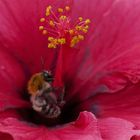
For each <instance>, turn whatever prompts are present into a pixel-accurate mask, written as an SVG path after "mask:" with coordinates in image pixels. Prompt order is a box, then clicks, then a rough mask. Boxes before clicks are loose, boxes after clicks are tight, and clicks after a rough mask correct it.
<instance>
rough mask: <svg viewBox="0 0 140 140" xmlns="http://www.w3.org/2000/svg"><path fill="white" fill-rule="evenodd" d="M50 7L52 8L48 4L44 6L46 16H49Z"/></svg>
mask: <svg viewBox="0 0 140 140" xmlns="http://www.w3.org/2000/svg"><path fill="white" fill-rule="evenodd" d="M51 9H52V7H51V6H48V7H47V8H46V16H49V15H50V11H51Z"/></svg>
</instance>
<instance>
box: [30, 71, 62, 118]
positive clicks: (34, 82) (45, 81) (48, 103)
mask: <svg viewBox="0 0 140 140" xmlns="http://www.w3.org/2000/svg"><path fill="white" fill-rule="evenodd" d="M53 80H54V79H53V76H52V74H51V72H49V71H42V72H40V73H36V74H34V75H33V76H32V77H31V79H30V80H29V82H28V92H29V94H30V95H31V96H30V101H31V103H32V108H33V109H34V110H35V111H37V112H39V113H40V114H42V115H43V116H45V117H46V118H57V117H58V116H59V115H60V114H61V107H62V104H64V101H62V100H61V101H59V100H58V99H57V96H56V94H55V90H54V88H53V86H52V82H53Z"/></svg>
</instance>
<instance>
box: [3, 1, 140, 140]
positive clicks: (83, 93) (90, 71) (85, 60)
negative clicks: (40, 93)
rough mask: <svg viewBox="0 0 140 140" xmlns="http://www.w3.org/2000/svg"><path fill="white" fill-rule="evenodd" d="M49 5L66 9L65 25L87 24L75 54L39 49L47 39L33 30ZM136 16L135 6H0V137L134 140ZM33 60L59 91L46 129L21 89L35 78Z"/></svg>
mask: <svg viewBox="0 0 140 140" xmlns="http://www.w3.org/2000/svg"><path fill="white" fill-rule="evenodd" d="M49 5H51V6H52V7H54V9H55V10H56V9H58V8H64V7H65V6H69V7H70V11H69V12H68V15H67V16H68V17H69V18H70V21H71V24H74V22H75V21H76V19H77V18H78V17H83V18H84V19H86V18H89V19H90V21H91V23H90V27H89V30H88V32H87V33H86V35H85V36H84V40H83V39H82V40H81V41H80V42H79V43H77V44H76V47H75V48H71V47H68V46H66V47H63V53H62V52H61V51H60V50H61V49H60V48H62V47H60V48H59V47H58V48H56V49H50V48H48V47H47V46H48V43H49V42H48V36H47V35H42V34H41V33H40V31H39V30H38V27H39V26H40V18H42V17H43V16H44V11H45V8H46V6H49ZM60 11H61V10H60ZM139 16H140V1H139V0H107V1H105V0H86V1H85V0H30V1H29V0H1V1H0V25H1V27H0V78H1V81H0V97H1V100H0V138H1V139H3V140H130V139H131V140H136V139H140V138H139V135H140V123H139V122H140V119H139V115H140V111H139V103H140V99H139V90H140V86H139V79H140V75H139V71H140V59H139V57H140V48H139V47H140V45H139V44H140V33H139V31H140V26H139V24H140V18H139ZM44 34H46V33H44ZM60 52H61V53H60ZM41 58H45V59H44V60H45V63H44V68H45V69H46V70H52V71H53V70H54V71H55V76H56V77H55V84H56V85H61V86H65V97H64V100H65V102H66V103H65V105H64V107H63V108H62V110H61V111H62V113H61V116H60V117H61V118H59V120H55V125H53V126H52V127H49V126H48V125H46V123H45V122H44V120H42V118H41V116H38V114H37V113H36V112H35V111H33V109H32V108H31V107H32V105H31V103H30V101H29V97H28V96H29V95H28V93H27V90H26V89H27V83H28V81H29V79H30V77H31V76H32V75H34V74H36V73H38V72H40V71H42V66H41ZM45 121H47V120H45Z"/></svg>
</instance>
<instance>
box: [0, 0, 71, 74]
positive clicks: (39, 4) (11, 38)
mask: <svg viewBox="0 0 140 140" xmlns="http://www.w3.org/2000/svg"><path fill="white" fill-rule="evenodd" d="M70 3H71V0H64V1H59V0H58V1H56V0H42V1H39V0H30V1H28V0H24V1H22V0H11V1H9V0H5V1H0V25H1V28H0V34H1V35H2V36H1V38H0V43H1V45H2V46H3V47H6V48H8V49H9V50H10V51H11V52H12V53H13V55H16V56H17V57H18V58H19V59H20V61H21V62H23V64H25V66H26V69H27V70H28V71H31V72H33V73H34V72H37V71H41V70H42V66H41V57H43V58H44V59H45V61H46V66H45V67H46V69H50V65H51V62H52V61H53V55H54V52H55V50H53V49H48V47H47V38H46V37H45V36H43V35H42V34H41V33H40V32H39V30H38V27H39V20H40V18H41V17H42V16H44V13H45V8H46V6H48V5H52V6H54V8H56V7H58V6H59V7H61V6H63V5H67V4H70ZM52 65H55V64H52Z"/></svg>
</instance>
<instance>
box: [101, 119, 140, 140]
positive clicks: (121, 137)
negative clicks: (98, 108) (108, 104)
mask: <svg viewBox="0 0 140 140" xmlns="http://www.w3.org/2000/svg"><path fill="white" fill-rule="evenodd" d="M99 127H100V131H101V134H102V138H103V139H104V140H131V138H132V137H133V136H135V135H140V130H135V126H134V125H133V124H132V123H131V122H128V121H126V120H122V119H119V118H107V119H103V120H100V121H99Z"/></svg>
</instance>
